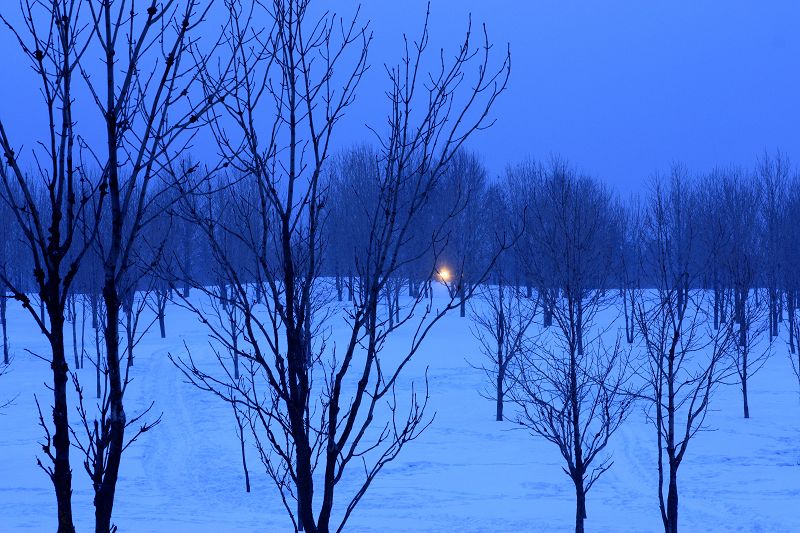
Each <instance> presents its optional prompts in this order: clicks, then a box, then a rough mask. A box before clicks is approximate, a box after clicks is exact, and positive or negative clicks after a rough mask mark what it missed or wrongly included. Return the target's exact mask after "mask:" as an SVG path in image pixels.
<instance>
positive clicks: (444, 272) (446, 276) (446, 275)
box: [439, 268, 453, 283]
mask: <svg viewBox="0 0 800 533" xmlns="http://www.w3.org/2000/svg"><path fill="white" fill-rule="evenodd" d="M452 277H453V275H452V274H451V273H450V271H449V270H448V269H446V268H440V269H439V279H440V280H442V281H443V282H445V283H447V282H448V281H450V279H452Z"/></svg>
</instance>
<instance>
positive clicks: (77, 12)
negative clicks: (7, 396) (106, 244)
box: [0, 0, 105, 533]
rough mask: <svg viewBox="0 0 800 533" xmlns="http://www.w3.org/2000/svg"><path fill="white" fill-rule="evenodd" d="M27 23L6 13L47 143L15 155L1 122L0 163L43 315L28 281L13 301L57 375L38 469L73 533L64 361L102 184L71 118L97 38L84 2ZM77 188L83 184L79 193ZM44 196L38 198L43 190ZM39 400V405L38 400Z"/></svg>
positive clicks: (70, 2) (37, 14) (30, 7)
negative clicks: (86, 164)
mask: <svg viewBox="0 0 800 533" xmlns="http://www.w3.org/2000/svg"><path fill="white" fill-rule="evenodd" d="M20 8H21V14H22V19H23V23H22V26H21V27H15V26H13V25H12V24H11V23H10V22H9V20H8V19H7V18H6V17H5V16H4V15H2V14H0V19H2V21H3V23H4V24H5V25H6V26H7V27H8V28H9V30H10V31H11V32H12V33H13V35H14V36H15V37H16V39H17V42H18V44H19V47H20V50H21V51H22V53H23V55H24V56H25V57H26V58H27V59H28V60H29V62H30V66H31V67H32V69H33V72H34V73H35V75H36V77H37V78H38V80H39V87H40V91H41V94H42V98H43V102H42V103H43V105H44V109H45V111H46V115H47V117H48V120H47V125H46V126H45V127H44V128H43V135H42V137H41V143H40V144H38V145H37V148H35V149H34V150H33V151H32V153H30V154H18V153H17V152H16V150H17V148H16V146H15V144H14V140H13V132H12V131H11V129H10V128H9V125H8V124H7V123H6V122H5V121H3V120H2V119H0V149H2V152H3V157H4V159H5V164H3V165H0V178H1V179H2V187H3V191H2V193H3V194H2V196H3V201H4V202H6V204H7V205H8V206H9V207H10V209H11V211H12V212H13V215H14V220H15V221H16V224H17V226H18V227H19V228H20V230H21V232H22V234H23V236H24V242H25V248H26V249H27V253H28V254H29V255H30V259H31V264H32V270H31V272H30V273H31V274H32V276H31V281H32V286H33V287H34V291H35V294H36V295H37V296H38V299H39V301H40V302H41V305H42V306H43V307H44V311H45V312H46V317H45V312H42V311H39V312H37V310H35V309H34V307H33V301H32V297H31V296H29V295H28V294H27V293H26V292H25V289H26V288H27V287H26V286H25V285H24V281H23V280H19V281H21V282H22V283H15V280H12V279H10V278H9V277H7V276H6V277H4V279H3V282H4V283H5V284H6V285H7V286H9V287H10V290H11V293H12V294H13V296H14V298H15V299H17V300H19V301H20V302H21V303H22V306H23V307H24V308H25V309H26V310H27V311H28V313H29V314H30V315H31V317H32V318H33V320H34V321H35V322H36V324H37V325H38V327H39V328H40V329H41V331H42V333H43V334H44V335H45V337H46V338H47V340H48V343H49V344H50V357H49V358H48V359H49V361H48V362H49V363H50V367H51V369H52V373H53V375H52V383H51V385H50V387H52V389H51V390H52V393H53V407H52V420H53V425H52V430H51V429H50V426H49V425H48V424H47V423H46V422H45V420H44V416H42V414H41V410H40V412H39V420H40V423H41V425H42V428H43V430H44V432H45V436H44V441H43V442H42V451H43V453H44V455H46V456H47V460H49V463H50V464H48V465H47V466H45V465H44V464H43V463H42V461H41V460H39V461H38V464H39V465H40V466H41V468H42V469H43V470H45V472H47V475H48V476H49V477H50V479H51V481H52V483H53V487H54V489H55V493H56V502H57V505H58V531H59V532H62V533H71V532H73V531H74V530H75V528H74V525H73V521H72V470H71V468H70V458H69V453H70V434H69V431H70V426H69V415H68V410H69V409H68V403H67V381H68V374H69V364H68V362H67V357H66V349H65V339H64V324H65V314H66V313H65V310H66V307H67V302H68V298H69V294H70V287H71V285H72V282H73V281H74V279H75V276H76V274H77V272H78V268H79V266H80V264H81V260H82V259H83V257H84V255H85V253H86V251H87V249H88V247H89V243H90V242H91V238H90V239H87V240H83V241H81V240H78V239H76V236H77V234H78V228H79V224H80V221H81V220H82V219H83V218H84V217H86V218H89V219H90V220H91V221H92V222H90V223H89V226H90V228H91V230H90V232H89V233H90V235H94V232H95V231H96V228H97V222H96V221H97V220H99V217H98V216H96V213H95V212H93V211H92V208H93V207H94V206H95V205H100V204H102V197H103V196H104V195H105V188H100V189H99V193H98V194H99V196H100V197H99V198H98V199H97V202H96V203H95V204H93V203H92V202H91V201H90V200H91V198H92V196H93V195H94V193H95V191H97V190H98V189H97V186H96V185H97V184H96V183H92V182H89V181H88V180H89V178H88V176H86V174H85V173H84V172H83V169H82V166H81V164H80V163H79V162H78V154H77V147H76V139H77V132H76V131H75V124H76V120H75V118H74V116H73V109H74V98H75V97H74V93H73V82H74V78H75V76H76V73H78V72H79V69H80V64H81V61H82V60H83V57H84V53H85V51H86V49H87V46H88V41H89V39H90V37H91V32H89V31H87V30H86V29H85V22H84V21H83V20H82V15H81V14H82V10H83V8H84V3H83V2H81V1H78V0H50V1H45V2H30V1H26V2H22V3H21V4H20ZM27 157H30V159H29V160H28V161H29V163H27V164H28V165H29V166H30V167H31V168H35V169H36V170H35V172H34V173H33V174H32V175H27V174H26V172H25V171H24V170H23V166H24V165H26V163H25V161H26V159H27ZM80 183H84V184H85V186H84V187H81V186H80ZM40 191H41V192H42V193H43V194H42V195H41V197H40V196H39V192H40ZM37 403H38V400H37Z"/></svg>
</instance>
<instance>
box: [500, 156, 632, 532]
mask: <svg viewBox="0 0 800 533" xmlns="http://www.w3.org/2000/svg"><path fill="white" fill-rule="evenodd" d="M533 193H534V196H533V198H531V200H530V204H531V222H530V224H529V226H528V231H530V232H532V233H531V239H532V240H533V242H534V250H535V251H536V252H537V255H536V257H535V259H532V266H531V267H530V271H531V272H533V273H534V276H535V277H536V278H538V279H539V280H540V281H539V285H545V286H548V285H549V287H550V288H552V289H556V290H557V294H558V296H557V297H556V298H555V299H554V301H553V302H552V313H553V319H554V323H555V326H556V327H554V328H552V329H550V330H548V331H547V332H546V333H544V334H542V335H541V336H540V337H539V339H538V341H537V342H535V343H532V344H531V345H530V346H527V347H526V350H525V351H524V353H523V354H522V356H521V357H519V358H518V362H517V365H516V376H515V388H514V390H513V397H514V400H515V402H516V403H517V404H518V405H519V407H520V413H519V414H518V415H517V420H516V421H517V423H518V424H520V425H522V426H523V427H525V428H527V429H529V430H530V431H531V432H532V433H533V434H535V435H537V436H540V437H543V438H545V439H546V440H548V441H549V442H551V443H553V444H555V445H556V446H557V447H558V449H559V451H560V453H561V455H562V457H563V459H564V461H565V462H566V467H565V468H564V472H566V473H567V475H568V476H569V477H570V479H571V480H572V482H573V484H574V486H575V494H576V509H575V531H576V532H582V531H584V521H585V519H586V517H587V513H586V493H587V492H588V491H589V490H590V489H591V488H592V486H593V485H594V483H595V482H596V481H597V480H598V479H599V477H600V476H601V475H602V474H603V473H604V472H606V471H607V470H608V469H609V468H610V467H611V465H612V461H611V458H610V456H605V455H604V450H605V449H606V446H607V445H608V442H609V439H610V438H611V436H612V435H613V434H614V432H615V431H616V430H617V429H618V428H619V427H620V425H621V424H622V422H623V421H624V420H625V418H626V417H627V415H628V413H629V411H630V407H631V405H632V401H633V400H632V397H631V396H630V395H629V394H628V391H627V388H626V383H627V380H628V378H629V376H630V371H629V365H628V360H627V357H626V356H625V353H624V352H623V350H622V349H621V347H620V343H619V340H618V339H617V340H615V342H614V343H613V344H612V345H611V346H607V345H606V343H605V342H604V340H603V335H604V333H606V332H607V330H608V329H609V328H610V326H611V324H612V323H613V320H612V321H610V322H600V321H599V318H598V313H600V312H601V311H604V310H607V309H609V308H610V307H611V305H612V303H613V302H614V300H613V297H612V296H611V295H610V293H609V292H607V291H608V289H609V288H610V287H609V284H610V282H611V281H612V274H613V270H612V267H613V266H614V263H613V257H612V254H613V252H614V250H615V249H618V247H619V245H618V242H619V241H620V239H621V236H620V224H619V221H618V220H617V219H616V216H617V214H618V213H619V210H618V209H617V208H616V206H615V205H614V203H613V201H612V198H611V195H610V193H609V192H608V191H607V190H606V189H604V188H603V187H601V186H600V185H599V184H597V183H596V182H594V181H592V180H591V179H590V178H588V177H583V176H578V175H577V174H576V173H575V172H574V171H573V170H572V169H571V168H569V166H568V165H567V164H566V162H565V161H563V160H561V159H553V160H551V163H550V165H549V167H548V168H547V171H546V175H545V176H544V177H543V179H541V180H540V181H539V183H538V187H536V188H535V189H533Z"/></svg>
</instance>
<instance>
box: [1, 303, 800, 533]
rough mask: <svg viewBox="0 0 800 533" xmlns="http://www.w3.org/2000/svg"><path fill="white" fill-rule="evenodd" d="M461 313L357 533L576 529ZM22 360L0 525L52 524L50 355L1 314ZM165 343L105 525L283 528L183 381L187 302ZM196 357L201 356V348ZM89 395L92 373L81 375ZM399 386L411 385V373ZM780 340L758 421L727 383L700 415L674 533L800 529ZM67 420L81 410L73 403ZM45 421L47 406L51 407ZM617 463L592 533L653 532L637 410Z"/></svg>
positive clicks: (426, 363) (12, 372) (258, 474)
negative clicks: (422, 419) (148, 412)
mask: <svg viewBox="0 0 800 533" xmlns="http://www.w3.org/2000/svg"><path fill="white" fill-rule="evenodd" d="M469 324H470V321H469V320H468V319H462V318H459V317H458V314H457V312H456V313H454V314H452V315H450V316H448V317H446V318H445V319H444V321H443V322H441V323H440V324H439V325H438V327H437V328H436V329H435V330H434V331H433V333H432V335H431V337H430V338H429V339H428V342H427V343H426V344H425V346H424V348H423V349H422V350H421V352H420V353H419V354H418V356H417V359H416V360H415V361H414V364H413V365H412V366H411V367H409V369H408V371H407V374H406V376H407V377H408V378H409V379H416V380H417V382H420V381H421V380H422V379H423V375H424V372H425V368H426V367H428V368H429V370H428V376H429V381H430V389H431V404H430V409H431V412H433V411H435V412H436V419H435V421H434V423H433V425H432V426H431V427H430V428H429V429H428V430H427V431H426V432H425V433H424V434H423V436H422V437H421V438H420V439H419V440H417V441H415V442H412V443H411V444H409V445H408V446H407V447H406V448H405V449H404V450H403V452H402V453H401V455H400V457H399V458H398V459H397V460H396V461H395V462H393V463H391V464H390V465H389V466H388V467H387V468H386V469H385V470H384V471H383V472H382V474H381V475H380V476H379V478H378V480H377V481H376V482H375V483H374V484H373V486H372V487H371V488H370V490H369V492H368V493H367V496H366V497H365V498H364V500H362V503H361V504H360V505H359V507H358V508H357V510H356V513H355V515H354V516H353V518H352V519H351V521H350V522H349V527H348V528H347V529H348V530H350V531H364V532H373V531H374V532H379V531H380V532H389V531H397V532H399V531H404V532H405V531H459V532H467V531H498V532H499V531H514V532H520V531H553V532H555V531H570V530H573V529H574V493H573V489H572V485H571V482H570V480H569V479H568V478H567V476H566V475H565V474H564V473H563V472H562V470H561V466H562V460H561V457H560V456H559V455H558V453H557V450H556V449H555V447H553V446H552V445H551V444H549V443H547V442H545V441H543V440H542V439H538V438H535V437H532V436H531V435H529V434H528V433H526V432H525V431H523V430H519V429H515V428H514V425H513V424H512V423H510V422H502V423H499V422H495V421H494V420H493V418H494V406H493V404H492V403H491V402H489V401H487V400H484V399H483V398H481V397H480V395H479V394H478V390H479V389H480V388H481V387H482V385H483V379H484V377H483V374H482V373H481V371H480V370H475V369H474V368H473V367H472V366H471V365H470V364H469V362H473V363H478V362H480V355H479V353H478V344H477V342H476V341H475V340H474V338H473V337H472V335H471V334H470V329H469ZM9 334H10V336H11V340H12V349H13V352H14V354H15V357H14V360H13V362H12V365H11V367H10V369H9V372H8V374H6V375H5V376H2V377H0V404H2V403H4V401H5V400H8V399H12V398H13V399H14V401H13V405H11V406H10V407H8V408H6V409H5V410H3V411H2V412H0V531H2V532H6V531H8V532H11V531H36V532H39V531H52V530H54V528H55V498H54V496H53V491H52V487H51V485H50V482H49V480H48V479H47V477H46V475H45V474H44V473H43V472H42V471H41V470H40V469H39V468H38V467H37V466H36V454H37V452H39V451H40V450H39V448H38V447H37V444H36V443H37V442H38V441H40V439H41V437H42V431H41V429H40V428H39V427H38V425H37V419H36V409H35V403H34V393H36V394H37V395H38V396H39V398H40V401H41V403H42V405H43V408H46V406H48V405H49V403H50V401H51V400H50V396H49V391H47V389H46V388H45V387H44V385H43V382H44V381H45V380H46V379H47V374H48V371H49V368H48V365H47V364H46V363H45V362H43V361H41V360H39V359H37V358H35V357H34V356H32V355H30V354H29V353H26V352H25V351H24V349H25V348H28V349H30V350H32V351H34V352H36V351H40V352H41V351H43V350H44V347H45V344H44V339H43V337H42V336H41V335H40V334H39V333H38V332H37V331H36V330H35V329H34V327H33V324H32V321H31V320H30V317H28V316H26V315H25V314H24V313H23V312H22V311H20V310H19V309H18V308H16V307H13V308H10V309H9ZM167 335H168V338H167V339H165V340H162V339H160V338H159V336H158V328H157V327H156V328H154V329H153V330H152V331H151V332H149V333H148V334H147V335H146V337H145V339H144V340H143V341H142V342H141V344H140V345H139V346H138V348H137V354H138V357H137V358H136V362H135V366H134V374H135V380H134V382H133V384H132V385H131V386H130V388H129V391H128V396H127V398H128V406H129V407H128V409H127V411H128V413H129V414H133V413H135V412H138V411H140V410H141V409H143V408H144V407H146V406H147V405H148V404H149V402H150V401H155V405H156V407H155V409H156V411H158V412H163V422H162V423H161V425H159V426H158V427H157V428H156V429H155V430H153V432H152V433H148V434H146V435H144V436H143V437H142V438H141V440H140V441H139V442H137V443H136V444H134V446H133V447H132V448H131V449H130V450H129V451H128V452H127V453H126V456H125V457H124V458H123V468H122V473H121V479H120V482H119V486H118V490H117V500H116V505H115V511H114V521H115V523H116V524H118V525H119V526H120V530H121V531H135V532H148V531H153V532H167V531H169V532H181V531H187V532H188V531H192V532H220V531H226V532H238V531H242V532H249V531H287V530H289V529H290V522H289V521H288V519H287V518H285V516H284V511H283V508H282V506H281V504H280V501H279V499H278V497H277V494H276V493H275V491H274V489H273V488H272V486H271V484H270V481H269V479H268V478H267V477H266V476H265V475H264V474H263V470H262V469H261V468H260V464H259V463H258V458H257V456H256V454H255V453H251V454H250V456H249V462H250V467H251V475H252V478H253V492H252V493H250V494H247V493H245V491H244V480H243V476H242V472H241V466H240V465H241V463H240V455H239V449H238V440H237V439H236V436H235V433H234V419H233V416H232V412H231V410H230V407H229V406H228V405H226V404H223V403H222V402H220V401H219V400H217V399H216V398H213V397H211V396H210V395H208V394H206V393H203V392H200V391H198V390H196V389H195V388H193V387H192V386H190V385H187V384H185V383H184V382H183V380H182V376H181V375H180V373H179V371H178V370H177V369H176V368H175V367H174V366H173V365H172V363H171V362H170V360H169V359H168V358H167V354H168V353H169V352H173V353H176V354H179V353H182V351H183V342H184V341H185V342H187V343H188V345H189V346H190V347H193V348H194V349H193V352H194V355H195V356H196V357H197V358H198V359H200V360H203V359H205V360H207V361H211V358H210V357H209V354H208V348H207V341H206V339H207V337H206V331H205V330H204V329H203V326H202V325H201V324H199V322H198V321H197V319H196V318H195V317H194V316H193V315H192V314H191V313H189V312H187V311H185V310H181V309H178V308H176V307H175V306H171V307H170V308H169V309H168V315H167ZM204 354H205V355H204ZM78 373H79V375H80V376H81V379H82V380H84V382H85V383H86V388H87V390H88V395H89V396H91V395H92V394H91V391H92V390H93V385H92V383H93V376H94V369H93V368H90V366H89V365H87V366H86V368H85V369H83V370H79V371H78ZM404 387H406V388H407V387H408V381H404ZM798 398H799V396H798V390H797V382H796V380H795V379H794V376H793V375H792V373H791V369H790V365H789V361H788V360H787V357H786V347H785V344H784V343H783V342H782V341H781V342H778V343H776V345H775V355H774V356H773V357H772V358H771V359H770V360H769V361H768V363H767V364H766V366H765V367H764V369H763V370H762V371H761V372H760V373H759V374H757V375H756V376H755V377H754V378H753V379H752V383H751V399H750V408H751V414H752V418H751V419H750V420H745V419H743V418H742V415H741V400H740V395H739V390H738V388H737V387H735V386H726V387H722V388H720V389H719V390H718V392H717V393H716V395H715V397H714V400H713V406H712V408H713V412H712V413H711V414H710V415H709V417H708V420H707V422H708V425H709V427H710V429H711V430H713V431H708V432H704V433H701V434H699V435H698V436H697V437H696V438H695V440H693V441H692V443H691V444H690V447H689V451H688V452H687V457H686V459H685V461H684V464H683V465H682V466H681V470H680V477H679V486H680V491H681V493H680V508H681V514H680V523H681V529H682V530H683V531H800V506H798V501H800V400H799V399H798ZM71 415H72V416H73V418H74V413H71ZM46 416H47V414H46ZM610 448H611V450H610V451H611V452H612V454H613V457H614V461H615V463H614V466H613V467H612V468H611V470H610V471H609V472H608V473H607V474H606V475H605V476H604V477H602V478H601V480H600V481H599V482H598V483H597V484H596V485H595V487H594V488H593V489H592V491H591V492H590V493H589V495H588V520H587V523H586V526H587V529H588V530H589V531H615V532H617V531H619V532H623V531H630V532H633V531H658V530H659V529H661V523H660V515H659V510H658V499H657V485H656V483H657V470H656V463H655V458H656V449H655V434H654V431H653V429H652V427H651V426H650V425H648V424H647V423H646V421H645V418H644V414H643V411H642V409H641V408H638V409H636V411H635V412H634V413H633V414H632V415H631V416H630V418H629V420H628V422H627V423H626V424H625V425H624V426H623V427H622V429H621V430H620V431H619V432H618V433H617V434H616V436H615V438H614V439H613V441H612V443H611V445H610ZM73 472H74V489H75V493H74V500H73V502H74V511H75V515H76V527H77V529H78V531H88V530H90V529H91V528H92V527H93V506H92V495H91V487H90V485H89V482H88V477H87V475H86V474H85V472H84V471H83V468H82V465H81V464H80V455H79V451H77V450H76V451H75V453H74V454H73Z"/></svg>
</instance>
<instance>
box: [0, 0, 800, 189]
mask: <svg viewBox="0 0 800 533" xmlns="http://www.w3.org/2000/svg"><path fill="white" fill-rule="evenodd" d="M323 3H324V2H323ZM330 4H331V5H332V6H333V7H335V9H336V10H338V11H339V12H340V13H342V14H345V15H346V14H347V13H351V12H352V11H353V10H354V9H355V7H356V6H357V2H355V1H352V0H343V1H339V2H335V3H334V2H330ZM11 6H13V9H9V8H10V7H11ZM425 6H426V2H425V1H424V0H410V1H403V2H383V1H381V2H378V1H372V2H366V3H365V4H364V5H363V6H362V17H363V19H364V20H366V19H369V20H371V24H372V29H373V31H374V42H373V46H372V48H371V52H370V63H371V65H372V69H371V71H370V72H369V74H368V76H367V78H366V79H365V80H364V83H363V85H362V87H361V90H360V93H359V100H358V102H357V103H356V106H355V107H354V108H353V109H352V110H351V111H350V112H349V114H348V117H347V120H346V121H345V122H344V123H343V125H342V130H340V132H339V137H338V143H337V144H338V145H339V146H346V145H348V144H353V143H356V142H359V141H363V140H369V138H370V134H369V133H368V131H367V130H366V128H365V127H364V124H365V123H367V124H370V125H373V126H376V125H377V126H380V124H382V120H383V117H384V116H385V113H386V109H387V107H386V99H385V98H384V97H383V90H385V88H386V87H387V84H386V74H385V72H384V69H383V64H384V63H387V62H388V63H396V62H397V61H398V60H399V58H400V54H401V52H402V34H403V33H404V32H406V33H408V34H409V36H410V37H412V38H413V37H415V36H417V35H418V34H419V31H420V28H421V25H422V21H423V18H424V14H425ZM318 7H319V5H318ZM0 9H2V10H3V13H4V14H8V13H7V11H8V12H10V14H11V15H12V16H15V15H16V12H17V11H18V7H17V3H16V2H14V1H9V2H7V3H6V2H5V1H4V2H3V3H2V7H0ZM431 10H432V15H431V33H432V45H433V46H435V47H438V46H445V48H446V50H451V51H453V50H455V49H456V47H457V46H458V44H459V43H460V40H461V39H462V38H463V33H464V30H465V28H466V24H467V21H468V16H469V14H470V13H472V17H473V21H474V23H475V25H476V26H477V27H478V28H479V26H478V25H479V24H480V23H482V22H485V23H486V24H487V27H488V31H489V35H490V38H491V40H492V41H493V42H494V44H495V46H496V52H497V59H498V60H499V59H500V55H501V54H502V52H503V49H504V47H505V46H506V44H507V43H510V46H511V52H512V63H513V67H512V75H511V81H510V86H509V90H508V92H507V93H506V94H505V95H504V97H503V98H502V99H501V100H500V102H499V104H498V105H497V106H496V108H495V110H494V116H495V117H496V119H497V123H496V125H495V127H493V128H492V129H491V130H490V131H488V132H484V133H483V134H481V135H479V136H476V137H475V138H474V139H473V140H472V141H471V147H472V148H474V149H475V150H477V151H479V152H480V153H481V154H482V156H483V158H484V161H485V162H486V164H487V166H488V168H489V171H490V174H492V175H494V174H497V173H499V172H502V170H503V168H504V167H505V165H506V164H508V163H513V162H516V161H519V160H521V159H524V158H526V157H529V156H531V157H536V158H543V157H547V155H548V154H550V153H558V154H561V155H563V156H565V157H567V158H568V159H570V160H571V161H572V162H573V163H574V164H575V165H577V166H578V167H579V168H580V169H581V170H583V171H585V172H588V173H591V174H594V175H596V176H597V177H599V178H602V179H603V180H606V181H608V182H609V183H612V184H614V185H615V186H616V187H617V188H618V189H619V190H620V191H621V192H626V191H631V190H638V189H639V188H640V185H639V184H640V183H641V182H642V181H643V180H646V179H647V178H648V177H649V176H650V175H652V173H653V172H655V171H659V170H660V171H664V170H666V169H668V167H669V165H670V163H671V162H673V161H682V162H684V163H686V164H687V165H688V166H689V168H690V169H692V170H693V171H696V172H705V171H707V170H709V169H710V168H711V167H713V166H714V165H717V164H723V165H728V164H737V165H742V166H745V167H751V166H752V165H753V163H754V161H755V158H756V157H757V156H758V154H760V153H762V152H763V150H764V149H769V150H775V149H777V148H780V149H781V150H783V151H784V152H785V153H787V154H788V155H789V157H790V158H791V159H793V160H800V149H799V148H798V146H800V144H799V143H798V141H800V127H798V126H800V104H798V102H799V101H800V97H798V85H799V84H798V82H800V32H798V31H797V28H798V24H800V3H797V2H794V1H792V0H780V1H765V2H754V1H743V0H737V1H725V2H722V1H713V2H712V1H697V0H691V1H689V0H681V1H671V2H635V1H631V0H629V1H622V0H609V1H603V2H596V1H588V0H584V1H570V2H555V1H548V2H544V1H531V2H520V1H512V0H499V1H493V2H486V1H479V0H458V1H455V0H435V1H434V2H432V7H431ZM0 47H1V48H2V50H3V51H4V52H3V58H2V59H0V63H2V64H5V65H7V66H9V65H10V66H11V68H3V69H2V71H3V72H6V73H8V72H10V71H13V72H19V71H20V69H19V68H17V67H18V65H19V60H20V54H19V52H18V50H17V49H16V48H14V47H13V41H11V39H10V35H9V33H8V31H7V30H6V29H5V28H3V29H2V31H0ZM25 76H27V77H25ZM25 76H22V77H21V78H19V79H14V80H8V79H6V80H5V83H2V84H0V99H2V101H4V102H14V103H15V105H11V106H9V105H4V106H3V107H2V110H1V111H0V112H2V113H3V114H4V118H5V119H6V120H7V121H8V124H9V125H10V127H12V128H13V133H14V134H15V135H16V136H17V138H22V139H24V140H25V142H24V144H25V145H26V146H30V143H31V139H32V138H33V130H32V127H31V123H32V122H31V120H30V111H29V110H30V108H31V104H32V99H33V98H36V97H37V95H36V93H35V92H34V90H33V89H34V87H35V85H34V78H33V76H32V75H30V74H27V75H25ZM9 81H11V82H9ZM33 105H35V104H33ZM37 109H41V107H38V108H37Z"/></svg>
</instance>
